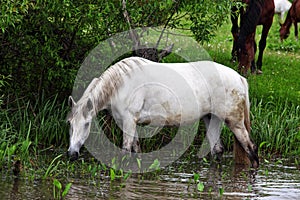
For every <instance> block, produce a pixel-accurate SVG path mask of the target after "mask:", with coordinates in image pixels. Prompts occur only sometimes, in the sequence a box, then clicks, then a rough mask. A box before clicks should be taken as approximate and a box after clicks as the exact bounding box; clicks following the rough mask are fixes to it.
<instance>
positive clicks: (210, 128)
mask: <svg viewBox="0 0 300 200" xmlns="http://www.w3.org/2000/svg"><path fill="white" fill-rule="evenodd" d="M203 121H204V123H205V127H206V130H207V131H206V136H207V138H208V142H209V145H210V152H211V154H212V156H214V155H217V158H218V159H219V160H220V159H221V156H222V154H223V146H222V144H221V138H220V133H221V125H222V121H221V120H220V119H219V118H218V117H217V116H215V115H206V116H205V117H203Z"/></svg>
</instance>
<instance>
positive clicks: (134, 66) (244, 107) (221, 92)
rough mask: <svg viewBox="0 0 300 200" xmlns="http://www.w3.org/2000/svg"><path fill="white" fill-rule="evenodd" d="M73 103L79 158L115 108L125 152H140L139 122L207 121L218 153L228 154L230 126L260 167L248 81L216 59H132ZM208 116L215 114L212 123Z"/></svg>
mask: <svg viewBox="0 0 300 200" xmlns="http://www.w3.org/2000/svg"><path fill="white" fill-rule="evenodd" d="M69 104H70V105H71V107H72V109H71V112H70V113H69V115H68V118H67V120H68V122H69V123H70V146H69V149H68V155H69V156H70V157H71V159H77V158H78V155H79V150H80V148H81V146H82V145H83V144H84V142H85V140H86V139H87V137H88V135H89V132H90V127H91V121H92V119H93V118H94V117H95V116H96V115H97V113H98V112H99V111H100V110H103V109H109V110H111V112H112V114H113V117H114V119H115V121H116V122H117V124H118V125H119V126H120V127H121V128H122V130H123V149H124V150H125V151H129V152H130V151H131V150H132V149H133V150H134V151H135V152H139V151H140V149H139V145H138V135H137V132H136V126H137V124H151V125H153V126H184V125H187V124H193V123H195V122H197V120H199V119H200V118H203V119H204V121H205V125H206V128H207V133H206V134H207V137H208V141H209V143H210V145H211V153H212V154H215V153H219V152H220V151H222V147H221V145H220V143H219V136H220V129H221V125H222V122H225V124H226V125H227V126H228V127H229V128H230V129H231V131H232V132H233V133H234V136H235V138H236V139H237V140H238V142H239V144H240V145H241V147H242V149H243V150H244V151H245V154H246V155H247V156H245V157H246V158H247V157H248V159H249V160H250V162H251V163H252V166H253V167H258V163H259V161H258V155H257V147H256V145H255V144H254V143H253V142H252V141H251V139H250V136H249V135H250V119H249V97H248V84H247V81H246V79H245V78H243V77H242V76H240V75H239V74H238V73H237V72H235V71H234V70H232V69H230V68H228V67H225V66H223V65H221V64H218V63H215V62H212V61H198V62H191V63H168V64H166V63H156V62H152V61H149V60H146V59H143V58H138V57H130V58H126V59H123V60H121V61H119V62H118V63H116V64H114V65H113V66H111V67H110V68H108V69H107V70H106V71H105V72H104V73H103V74H102V75H101V76H100V77H99V78H95V79H93V81H92V82H91V83H90V84H89V86H88V87H87V89H86V90H85V92H84V93H83V95H82V97H81V98H80V99H79V100H78V102H75V101H74V100H73V98H72V97H71V96H70V97H69ZM208 115H211V116H212V117H211V121H210V122H209V120H210V118H209V117H207V116H208ZM216 137H217V139H216ZM245 154H244V155H245Z"/></svg>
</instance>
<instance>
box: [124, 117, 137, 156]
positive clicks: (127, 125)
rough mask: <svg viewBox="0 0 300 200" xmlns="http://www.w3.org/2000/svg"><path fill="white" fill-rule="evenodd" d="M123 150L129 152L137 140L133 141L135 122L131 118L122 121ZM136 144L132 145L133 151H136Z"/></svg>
mask: <svg viewBox="0 0 300 200" xmlns="http://www.w3.org/2000/svg"><path fill="white" fill-rule="evenodd" d="M122 124H123V150H124V151H127V152H131V149H132V147H133V143H134V142H135V143H136V142H137V141H138V140H136V139H135V137H137V135H136V122H135V121H134V119H133V117H131V116H127V117H125V118H124V119H123V123H122ZM135 146H136V144H135V145H134V148H135V149H134V150H137V149H136V147H135Z"/></svg>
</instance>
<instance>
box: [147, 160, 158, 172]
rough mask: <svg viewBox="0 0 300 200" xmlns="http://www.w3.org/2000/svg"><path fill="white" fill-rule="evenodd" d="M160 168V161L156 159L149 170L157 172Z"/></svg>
mask: <svg viewBox="0 0 300 200" xmlns="http://www.w3.org/2000/svg"><path fill="white" fill-rule="evenodd" d="M159 166H160V162H159V160H158V159H155V160H154V161H153V163H152V164H151V165H150V167H149V169H152V170H157V169H159Z"/></svg>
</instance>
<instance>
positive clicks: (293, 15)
mask: <svg viewBox="0 0 300 200" xmlns="http://www.w3.org/2000/svg"><path fill="white" fill-rule="evenodd" d="M298 22H300V0H294V2H293V3H292V6H291V8H290V10H289V12H288V14H287V16H286V19H285V21H284V23H283V24H282V25H281V28H280V30H279V32H280V39H281V41H282V40H283V39H286V38H287V37H288V36H289V34H290V28H291V26H292V23H293V24H294V26H295V37H296V40H298V26H297V23H298Z"/></svg>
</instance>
